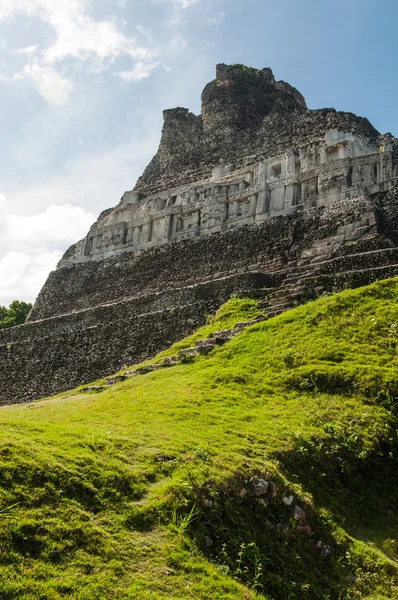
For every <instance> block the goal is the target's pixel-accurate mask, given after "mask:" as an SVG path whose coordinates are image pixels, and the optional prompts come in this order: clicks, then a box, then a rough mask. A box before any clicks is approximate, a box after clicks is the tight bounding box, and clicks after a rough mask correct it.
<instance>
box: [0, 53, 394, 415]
mask: <svg viewBox="0 0 398 600" xmlns="http://www.w3.org/2000/svg"><path fill="white" fill-rule="evenodd" d="M397 182H398V140H397V139H396V138H394V137H392V135H391V134H386V135H384V136H381V135H380V134H379V133H378V132H377V131H376V130H375V129H374V128H373V127H372V125H371V124H370V123H369V122H368V121H367V120H366V119H363V118H359V117H356V116H355V115H353V114H351V113H342V112H336V111H335V110H333V109H323V110H308V109H307V107H306V103H305V101H304V98H303V97H302V96H301V94H300V93H299V92H298V91H297V90H296V89H294V88H293V87H291V86H290V85H289V84H287V83H285V82H282V81H276V80H275V78H274V76H273V74H272V71H271V70H270V69H268V68H266V69H262V70H256V69H249V68H247V67H244V66H242V65H233V66H226V65H218V66H217V79H216V80H215V81H213V82H211V83H210V84H208V85H207V86H206V87H205V89H204V92H203V95H202V113H201V115H200V116H195V115H193V114H192V113H189V111H188V110H186V109H183V108H177V109H173V110H168V111H165V112H164V126H163V132H162V138H161V142H160V146H159V149H158V152H157V154H156V155H155V157H154V158H153V159H152V161H151V163H150V164H149V165H148V167H147V168H146V170H145V172H144V174H143V175H142V177H141V178H140V179H139V180H138V182H137V185H136V186H135V188H134V190H133V191H131V192H126V193H125V194H124V195H123V197H122V199H121V201H120V203H119V204H118V205H117V206H116V207H115V208H113V209H109V210H107V211H104V212H103V213H102V214H101V215H100V217H99V218H98V220H97V221H96V223H95V224H94V225H93V227H92V228H91V229H90V231H89V233H88V234H87V236H86V238H84V240H81V241H80V242H77V243H76V244H75V245H74V246H72V247H71V248H70V249H69V250H68V251H67V252H66V253H65V255H64V257H63V258H62V260H61V261H60V264H59V265H58V268H57V269H56V270H55V271H54V272H53V273H51V274H50V276H49V278H48V280H47V282H46V284H45V286H44V287H43V289H42V291H41V292H40V294H39V296H38V298H37V301H36V303H35V305H34V308H33V310H32V312H31V315H30V317H29V322H28V323H27V324H25V325H22V326H19V327H15V328H12V329H9V330H4V331H1V332H0V360H1V364H2V367H3V368H2V369H1V371H0V404H5V403H12V402H21V401H27V400H31V399H35V398H39V397H42V396H44V395H49V394H53V393H56V392H59V391H62V390H65V389H68V388H71V387H73V386H75V385H77V384H80V383H88V382H90V381H92V380H94V379H96V378H99V377H101V376H106V375H110V374H112V373H113V372H115V371H116V370H118V369H120V368H121V367H122V366H123V365H133V364H134V363H137V362H139V361H141V360H143V359H145V358H148V357H150V356H153V355H154V354H156V353H157V352H158V351H159V350H161V349H163V348H165V347H167V346H168V345H170V344H171V343H172V342H174V341H176V340H178V339H179V338H181V337H183V336H184V335H186V334H188V333H190V332H191V331H192V330H193V329H195V328H196V327H198V326H199V325H201V324H203V323H204V322H205V318H206V314H208V313H212V312H214V311H215V310H216V309H217V307H218V306H219V305H220V304H222V303H223V302H225V301H226V300H227V299H228V298H229V297H231V295H232V294H252V295H253V294H254V295H256V296H257V297H259V298H260V299H261V305H262V306H263V310H264V313H265V314H266V315H268V316H272V315H274V314H278V313H279V312H281V311H282V310H285V309H286V308H288V307H290V306H293V305H294V304H295V303H299V302H303V301H305V300H306V299H309V298H312V297H314V296H316V295H317V294H319V293H321V292H322V291H324V290H329V289H340V288H342V287H345V286H358V285H363V284H366V283H369V282H371V281H374V280H375V279H378V278H383V277H389V276H392V275H396V274H398V246H397V243H398V233H397V231H398V228H397V225H398V186H397Z"/></svg>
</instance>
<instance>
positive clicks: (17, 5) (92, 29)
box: [0, 0, 191, 106]
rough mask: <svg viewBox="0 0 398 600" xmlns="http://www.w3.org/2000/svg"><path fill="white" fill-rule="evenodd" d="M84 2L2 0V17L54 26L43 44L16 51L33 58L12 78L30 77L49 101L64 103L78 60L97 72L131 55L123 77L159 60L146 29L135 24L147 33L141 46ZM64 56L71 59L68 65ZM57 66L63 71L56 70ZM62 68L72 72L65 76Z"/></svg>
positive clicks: (137, 75)
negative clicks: (94, 14) (93, 14)
mask: <svg viewBox="0 0 398 600" xmlns="http://www.w3.org/2000/svg"><path fill="white" fill-rule="evenodd" d="M184 1H191V0H184ZM88 5H89V3H88V0H64V1H62V2H57V1H55V0H0V22H1V21H5V20H6V19H10V18H12V17H14V16H15V15H17V14H19V13H22V14H24V15H25V16H28V17H33V16H34V17H36V18H38V19H40V20H41V21H42V22H43V23H44V24H45V25H46V26H48V27H49V28H50V30H51V31H52V34H53V35H52V36H48V35H47V36H46V37H45V38H42V39H45V40H46V43H44V44H43V43H42V45H41V46H40V45H38V44H32V45H29V46H25V47H22V48H17V49H16V50H15V52H16V53H18V54H20V55H27V56H28V57H30V59H31V62H30V63H28V65H26V66H25V68H24V69H22V71H20V72H19V73H17V74H16V78H17V79H21V78H25V77H27V78H31V79H32V80H33V81H34V83H35V86H36V88H37V90H38V91H39V93H40V94H41V95H42V96H43V98H44V99H45V100H46V101H47V102H48V103H49V104H50V105H51V106H62V105H64V104H65V103H66V102H67V100H68V95H69V91H70V89H71V87H72V83H71V81H70V76H71V73H72V72H73V71H74V70H75V68H76V65H77V66H81V65H82V64H85V65H86V67H87V68H88V69H89V70H91V71H92V72H99V71H102V70H105V69H109V68H110V66H111V65H112V63H113V62H114V61H115V60H116V59H117V58H119V57H123V56H124V57H129V58H130V59H131V60H132V62H133V67H132V69H131V70H126V71H121V72H120V73H119V74H120V76H121V77H122V78H123V79H124V80H127V81H139V80H140V79H143V78H144V77H148V76H149V74H150V72H151V71H152V70H153V69H154V68H155V67H156V66H157V64H158V63H157V62H156V61H155V57H156V54H157V52H156V50H155V48H154V46H153V41H152V40H151V39H150V38H149V37H148V34H147V32H146V31H144V30H142V29H140V28H139V27H138V28H137V30H138V32H139V33H140V34H141V36H145V38H146V46H144V45H142V44H141V45H140V44H139V43H138V42H137V40H136V39H135V38H133V37H129V36H126V35H125V34H124V33H123V31H122V29H121V28H120V26H119V25H118V22H117V20H116V18H113V19H107V20H95V19H93V18H92V17H91V16H90V15H89V14H88V12H87V10H88ZM66 59H68V60H69V63H68V65H67V66H65V60H66ZM71 61H73V62H71ZM59 65H62V68H63V71H64V73H63V74H61V73H60V72H59ZM65 69H68V70H69V72H70V75H65ZM2 80H3V81H5V78H4V77H2Z"/></svg>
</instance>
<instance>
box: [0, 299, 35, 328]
mask: <svg viewBox="0 0 398 600" xmlns="http://www.w3.org/2000/svg"><path fill="white" fill-rule="evenodd" d="M31 308H32V305H31V304H30V303H28V302H21V301H20V300H13V301H12V302H11V304H10V306H9V307H8V308H6V307H5V306H0V329H5V328H6V327H15V325H22V324H23V323H25V320H26V317H27V316H28V314H29V311H30V309H31Z"/></svg>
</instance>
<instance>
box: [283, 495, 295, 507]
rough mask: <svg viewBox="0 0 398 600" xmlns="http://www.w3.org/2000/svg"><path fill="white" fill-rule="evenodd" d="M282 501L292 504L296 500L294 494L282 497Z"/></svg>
mask: <svg viewBox="0 0 398 600" xmlns="http://www.w3.org/2000/svg"><path fill="white" fill-rule="evenodd" d="M282 502H283V504H285V505H286V506H291V505H292V504H293V502H294V496H284V497H283V498H282Z"/></svg>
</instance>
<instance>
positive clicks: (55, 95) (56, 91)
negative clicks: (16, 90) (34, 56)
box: [17, 61, 73, 107]
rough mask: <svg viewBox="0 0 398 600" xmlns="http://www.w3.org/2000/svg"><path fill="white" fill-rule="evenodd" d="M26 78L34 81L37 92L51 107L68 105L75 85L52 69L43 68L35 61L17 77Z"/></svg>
mask: <svg viewBox="0 0 398 600" xmlns="http://www.w3.org/2000/svg"><path fill="white" fill-rule="evenodd" d="M24 76H26V77H29V78H31V79H33V81H34V84H35V87H36V89H37V91H38V92H39V93H40V95H41V96H42V97H43V98H44V100H46V102H47V103H48V104H49V105H50V106H54V107H59V106H64V104H66V103H67V101H68V98H69V92H70V90H71V89H72V88H73V84H72V82H71V81H69V80H68V79H66V78H65V77H62V75H60V73H58V71H56V70H55V69H53V68H52V67H43V66H40V65H39V63H38V62H37V61H33V62H32V63H29V64H28V65H26V67H25V68H24V70H23V71H22V73H21V74H20V75H19V76H17V77H24Z"/></svg>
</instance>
